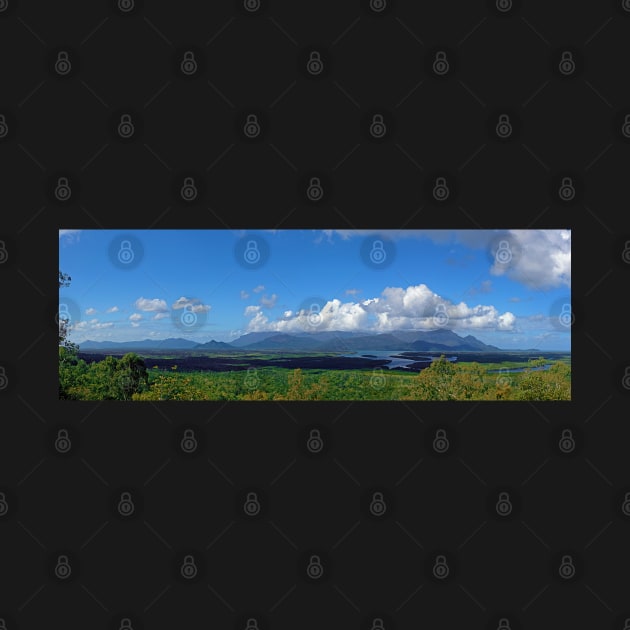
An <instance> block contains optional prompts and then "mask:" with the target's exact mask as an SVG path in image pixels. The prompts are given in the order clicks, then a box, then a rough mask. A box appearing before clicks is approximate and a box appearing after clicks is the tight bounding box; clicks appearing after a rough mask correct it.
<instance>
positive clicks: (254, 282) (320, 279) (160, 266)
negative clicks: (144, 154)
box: [59, 229, 571, 350]
mask: <svg viewBox="0 0 630 630" xmlns="http://www.w3.org/2000/svg"><path fill="white" fill-rule="evenodd" d="M59 269H60V270H61V271H63V272H65V273H67V274H69V275H70V276H71V277H72V282H71V285H70V286H69V287H68V288H62V289H60V291H59V296H60V297H59V300H60V304H65V305H66V307H67V312H68V313H70V320H71V329H72V330H71V334H70V339H72V340H73V341H75V342H77V343H79V344H80V343H81V342H83V341H85V340H87V339H91V340H113V341H126V340H141V339H147V338H156V339H165V338H167V337H184V338H187V339H194V340H197V341H200V342H204V341H208V340H210V339H216V340H218V341H230V340H232V339H235V338H237V337H238V336H240V335H242V334H245V333H246V332H253V331H264V330H274V331H280V332H288V333H308V332H313V331H315V330H317V331H321V330H370V331H372V332H390V331H392V330H397V329H423V330H426V329H435V328H438V327H446V328H449V329H451V330H454V331H455V332H457V333H458V334H460V335H462V336H465V335H467V334H472V335H474V336H475V337H477V338H478V339H480V340H482V341H484V342H486V343H491V344H494V345H496V346H499V347H501V348H506V349H509V348H532V347H535V348H539V349H541V350H542V349H545V350H570V348H571V339H570V327H569V326H566V325H565V324H566V321H567V320H566V319H562V317H561V315H562V314H563V313H564V314H565V315H566V314H567V313H566V311H567V309H569V313H568V314H569V315H570V306H569V305H570V296H571V231H570V230H380V231H378V230H276V231H273V230H268V231H266V230H253V231H247V232H245V231H232V230H131V231H118V230H71V229H66V230H60V231H59ZM565 305H567V306H565ZM314 312H316V313H318V315H317V317H316V318H315V319H309V318H308V316H309V314H312V313H314ZM438 313H440V314H446V317H445V318H443V319H436V314H438ZM314 322H315V323H314ZM436 322H437V323H436Z"/></svg>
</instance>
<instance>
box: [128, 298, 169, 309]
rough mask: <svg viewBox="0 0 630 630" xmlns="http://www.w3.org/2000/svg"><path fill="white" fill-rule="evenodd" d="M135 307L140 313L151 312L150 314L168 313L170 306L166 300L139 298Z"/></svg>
mask: <svg viewBox="0 0 630 630" xmlns="http://www.w3.org/2000/svg"><path fill="white" fill-rule="evenodd" d="M134 306H135V307H136V308H137V309H138V310H139V311H144V312H149V313H165V312H166V311H168V306H167V305H166V302H165V301H164V300H160V299H159V298H153V299H149V298H144V297H139V298H138V299H137V300H136V301H135V302H134Z"/></svg>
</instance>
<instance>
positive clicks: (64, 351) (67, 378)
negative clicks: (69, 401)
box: [57, 269, 79, 398]
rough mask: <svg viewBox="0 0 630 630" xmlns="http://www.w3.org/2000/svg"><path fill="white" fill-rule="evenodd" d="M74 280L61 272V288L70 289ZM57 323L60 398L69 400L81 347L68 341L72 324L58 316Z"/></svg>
mask: <svg viewBox="0 0 630 630" xmlns="http://www.w3.org/2000/svg"><path fill="white" fill-rule="evenodd" d="M71 280H72V278H71V277H70V276H69V275H68V274H67V273H63V272H62V271H61V269H60V270H59V288H60V289H61V288H62V287H69V286H70V281H71ZM57 322H58V325H59V398H68V397H69V395H68V387H69V386H70V383H71V382H73V372H74V370H73V368H74V366H76V364H77V361H78V357H77V353H78V351H79V346H78V345H77V344H76V343H73V342H72V341H70V340H69V339H68V333H69V332H70V322H69V321H68V320H67V319H64V318H62V317H59V314H57Z"/></svg>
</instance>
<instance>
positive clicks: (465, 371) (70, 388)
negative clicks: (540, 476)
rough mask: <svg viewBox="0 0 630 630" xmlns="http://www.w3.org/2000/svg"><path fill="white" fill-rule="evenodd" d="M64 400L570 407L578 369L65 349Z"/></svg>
mask: <svg viewBox="0 0 630 630" xmlns="http://www.w3.org/2000/svg"><path fill="white" fill-rule="evenodd" d="M59 356H60V362H59V386H60V398H66V399H75V400H138V401H141V400H149V401H151V400H153V401H158V400H570V399H571V367H570V365H568V364H567V363H564V362H562V361H557V362H556V363H554V364H553V365H552V366H551V367H550V368H549V369H548V370H534V369H532V368H535V367H539V366H542V365H544V364H545V362H546V361H545V359H542V358H541V359H537V360H532V361H530V362H529V366H528V368H527V369H525V371H523V372H521V373H498V374H496V373H495V374H492V373H488V370H487V368H485V367H483V366H482V365H480V364H478V363H467V364H457V363H451V362H450V361H448V360H447V359H446V358H445V357H440V359H438V360H436V361H434V362H433V363H432V364H431V365H430V367H428V368H425V369H423V370H421V371H420V372H418V373H417V374H405V373H400V372H389V371H388V370H380V369H377V370H302V369H295V370H288V369H282V368H274V367H268V368H262V369H258V370H256V369H253V368H250V369H248V370H241V371H230V372H210V371H205V372H188V373H181V374H179V373H177V370H176V369H174V368H175V367H176V366H173V368H172V369H171V371H170V372H168V371H164V370H158V369H157V368H149V369H147V368H146V366H145V364H144V361H143V360H142V359H141V358H140V357H139V356H138V355H136V354H133V353H130V354H127V355H125V356H123V357H122V358H121V359H116V358H115V357H111V356H108V357H106V358H105V359H103V360H102V361H99V362H95V363H91V364H86V363H85V361H83V360H77V358H76V356H75V355H74V353H72V352H71V351H68V350H67V349H65V348H63V347H60V348H59Z"/></svg>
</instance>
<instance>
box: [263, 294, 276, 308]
mask: <svg viewBox="0 0 630 630" xmlns="http://www.w3.org/2000/svg"><path fill="white" fill-rule="evenodd" d="M277 300H278V296H277V295H276V294H275V293H274V294H273V295H271V296H268V295H263V296H262V297H261V298H260V304H261V305H262V306H264V307H265V308H273V307H274V306H275V305H276V301H277Z"/></svg>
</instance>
